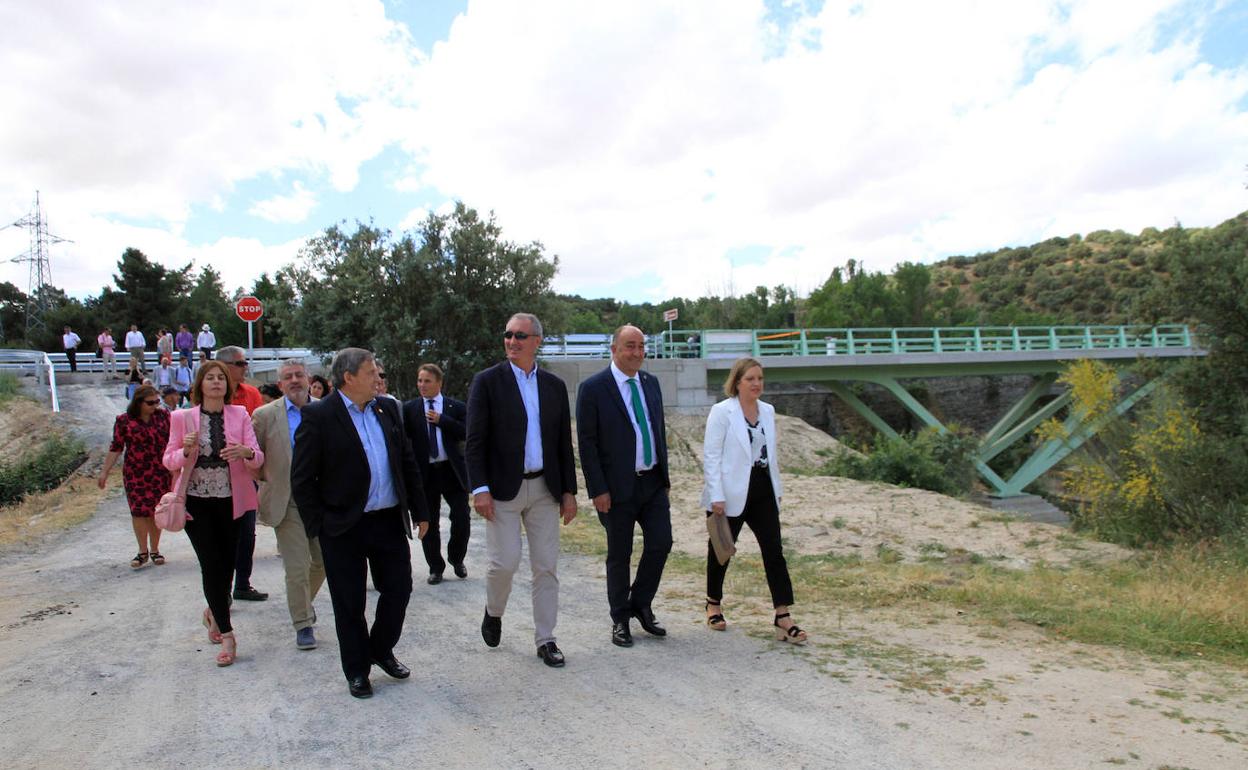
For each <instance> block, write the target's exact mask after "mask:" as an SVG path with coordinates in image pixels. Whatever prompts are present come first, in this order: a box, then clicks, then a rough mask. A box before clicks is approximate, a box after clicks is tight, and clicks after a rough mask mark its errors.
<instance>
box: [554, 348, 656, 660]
mask: <svg viewBox="0 0 1248 770" xmlns="http://www.w3.org/2000/svg"><path fill="white" fill-rule="evenodd" d="M645 358H646V337H645V335H644V334H642V333H641V329H638V328H637V327H636V326H621V327H620V328H619V329H617V330H616V331H615V334H614V335H612V337H611V365H610V366H608V367H607V368H606V369H603V370H602V371H601V372H598V373H597V374H595V375H593V376H592V377H589V378H588V379H586V380H585V382H583V383H582V384H581V388H580V391H579V392H578V393H577V397H576V433H577V438H578V440H579V444H580V450H581V469H582V470H583V471H584V472H585V486H586V487H587V488H588V489H589V496H590V498H591V499H592V500H593V503H594V509H595V510H596V511H598V520H599V521H600V522H602V526H603V529H605V530H606V531H607V602H608V604H609V605H610V608H611V622H612V628H611V641H612V642H613V643H614V644H615V645H617V646H619V647H632V646H633V636H632V632H631V630H630V629H629V627H628V623H629V620H630V619H632V618H637V620H638V621H639V622H640V623H641V627H642V628H644V629H645V630H646V632H647V633H649V634H652V635H654V636H665V635H666V634H667V631H666V630H665V629H664V628H663V626H661V625H660V624H659V621H658V620H656V619H655V617H654V612H653V610H652V609H651V607H650V603H651V602H652V601H653V600H654V595H655V593H656V592H657V591H658V588H659V580H660V578H662V577H663V566H664V564H666V563H667V554H668V553H669V552H670V551H671V550H672V515H671V505H670V503H669V501H668V488H669V487H670V486H671V482H670V481H669V480H668V473H667V432H666V430H665V428H664V422H663V391H662V390H661V389H660V388H659V382H658V380H657V379H655V377H654V376H653V375H652V374H650V373H649V372H646V371H642V369H641V365H642V364H643V363H644V362H645ZM638 525H640V527H641V532H642V536H643V538H644V539H643V545H642V552H641V560H640V561H639V562H638V564H637V575H636V577H635V579H634V580H633V581H632V584H631V585H630V584H629V580H628V571H629V562H630V559H631V558H632V554H633V531H634V529H635V528H636V526H638Z"/></svg>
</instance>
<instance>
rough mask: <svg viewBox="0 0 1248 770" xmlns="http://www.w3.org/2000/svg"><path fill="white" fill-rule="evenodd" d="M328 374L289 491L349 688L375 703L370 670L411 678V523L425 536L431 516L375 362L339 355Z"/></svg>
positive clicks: (310, 413) (301, 433) (303, 426)
mask: <svg viewBox="0 0 1248 770" xmlns="http://www.w3.org/2000/svg"><path fill="white" fill-rule="evenodd" d="M332 369H333V375H334V392H333V393H331V394H330V395H329V396H327V397H325V398H323V399H321V400H320V401H313V402H312V403H310V404H308V405H307V406H305V407H304V408H303V409H302V410H301V411H300V415H301V419H300V421H299V427H298V428H297V429H296V430H295V448H294V455H293V457H292V459H291V465H290V492H291V495H292V496H293V497H294V499H295V505H296V506H297V507H298V508H299V515H300V517H302V518H303V526H304V529H305V530H306V531H307V535H308V538H309V539H311V538H317V537H319V538H320V544H321V561H322V562H323V563H324V565H325V578H326V580H327V581H328V582H329V597H330V600H331V602H332V603H333V606H334V627H335V630H336V631H337V632H338V648H339V655H340V657H341V658H342V672H343V673H344V674H345V675H346V677H347V689H348V691H349V692H350V693H351V695H353V696H355V697H356V698H370V697H372V695H373V688H372V684H371V683H370V682H369V678H368V677H369V672H370V669H371V667H372V666H373V665H377V666H380V667H381V669H382V670H383V671H385V672H386V673H387V674H389V675H390V676H392V677H394V678H395V679H406V678H407V677H408V676H409V675H410V674H411V671H410V670H409V669H408V668H407V666H405V665H403V664H402V663H400V662H399V661H398V660H397V659H395V657H394V646H395V644H396V643H398V641H399V637H400V635H402V633H403V619H404V616H405V615H406V613H407V603H408V599H409V598H410V597H411V593H412V556H411V550H410V549H409V548H408V544H407V541H408V539H410V538H411V536H412V524H413V523H415V524H416V525H417V527H418V529H419V533H420V536H421V537H424V535H425V531H426V529H427V528H428V526H429V524H428V519H429V516H428V512H427V510H426V505H425V495H424V491H423V490H422V489H421V483H420V471H419V469H417V467H416V457H415V456H414V455H413V454H412V444H411V442H410V441H408V440H407V436H405V435H404V433H403V428H402V426H401V425H400V419H401V416H400V414H399V407H398V405H397V402H396V401H395V400H394V399H390V398H378V397H377V383H378V382H379V381H380V377H378V375H377V363H376V360H375V359H374V358H373V354H372V353H371V352H369V351H367V350H363V349H361V348H343V349H342V350H339V351H338V353H337V354H336V355H335V356H334V362H333V364H332ZM409 515H410V516H411V519H410V521H409V519H408V516H409ZM370 570H371V573H372V576H373V586H374V587H375V588H376V589H377V613H376V618H375V619H374V621H373V624H372V626H371V628H370V626H369V624H368V621H367V618H366V617H365V609H366V605H367V596H368V594H367V584H366V582H365V576H366V575H367V574H368V573H369V572H370Z"/></svg>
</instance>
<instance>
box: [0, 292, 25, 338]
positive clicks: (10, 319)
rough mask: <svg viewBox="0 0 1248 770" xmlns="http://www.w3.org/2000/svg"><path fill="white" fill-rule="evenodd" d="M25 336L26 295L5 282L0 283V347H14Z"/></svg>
mask: <svg viewBox="0 0 1248 770" xmlns="http://www.w3.org/2000/svg"><path fill="white" fill-rule="evenodd" d="M25 336H26V293H25V292H23V291H22V290H21V289H19V288H17V286H15V285H13V284H12V283H9V282H8V281H5V282H4V283H0V345H6V346H7V345H16V344H20V343H23V342H24V337H25Z"/></svg>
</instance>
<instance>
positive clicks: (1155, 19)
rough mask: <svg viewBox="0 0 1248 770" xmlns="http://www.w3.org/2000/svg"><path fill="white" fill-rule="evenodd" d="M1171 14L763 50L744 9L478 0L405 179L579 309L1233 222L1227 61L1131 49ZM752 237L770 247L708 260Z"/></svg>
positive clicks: (1008, 23)
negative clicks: (479, 223) (607, 294)
mask: <svg viewBox="0 0 1248 770" xmlns="http://www.w3.org/2000/svg"><path fill="white" fill-rule="evenodd" d="M1182 10H1183V9H1182V8H1180V9H1179V11H1182ZM1175 12H1176V3H1175V2H1163V1H1161V0H1158V1H1156V2H1149V3H1130V4H1127V3H1121V2H1118V3H1106V2H1103V1H1101V0H1093V1H1092V2H1071V3H1052V2H1041V1H1040V0H1032V1H1030V2H1018V3H1000V4H987V5H985V4H983V3H975V2H969V0H968V1H966V2H955V3H936V4H930V3H929V4H916V3H901V2H862V3H860V2H828V3H827V4H826V5H825V6H824V8H823V9H822V11H821V12H820V13H819V15H818V16H817V17H814V18H810V19H806V20H804V21H803V22H802V23H800V24H799V25H797V27H795V28H794V30H793V32H792V34H793V35H795V36H806V37H809V36H811V35H812V34H814V35H815V36H817V38H818V39H819V40H820V43H821V47H820V48H819V49H818V50H807V49H806V48H805V47H804V46H802V45H800V44H798V43H794V44H792V45H789V46H788V47H786V48H783V50H781V51H780V52H779V53H778V54H777V53H776V52H775V51H773V50H769V49H768V45H769V39H768V34H769V33H768V32H767V31H766V30H765V29H764V27H765V25H764V22H763V18H764V15H765V11H764V8H763V6H762V4H761V3H757V2H737V3H720V2H689V3H681V4H679V6H677V7H675V8H673V7H672V5H671V4H665V3H662V4H650V3H630V4H627V5H626V6H619V5H614V6H612V5H604V4H583V3H578V4H575V5H570V4H568V3H565V2H556V1H554V0H548V1H546V2H541V1H536V0H535V1H534V2H529V3H524V4H522V5H517V4H514V3H508V2H503V1H502V0H483V1H482V2H474V3H472V4H471V6H470V9H469V13H468V14H467V15H466V16H465V17H461V18H460V19H459V20H458V21H457V22H456V24H455V25H454V27H453V28H452V32H451V35H450V37H449V39H448V40H447V41H446V42H445V43H443V44H440V45H438V46H435V47H434V50H433V52H432V54H431V56H430V60H429V63H428V66H427V67H425V68H424V69H423V70H422V72H421V75H420V81H419V82H420V86H421V94H422V98H421V101H420V105H419V110H420V120H419V125H420V126H421V128H422V131H421V132H420V133H419V134H417V135H415V136H413V137H411V138H409V140H408V142H409V146H410V148H411V149H412V151H413V153H415V154H418V155H419V156H420V157H421V158H422V159H423V160H424V162H425V163H426V164H427V165H426V167H425V168H424V169H423V170H422V173H421V179H422V180H423V182H424V183H426V184H430V185H433V186H436V188H437V189H438V190H439V191H441V192H443V193H445V194H447V195H453V196H458V197H462V198H463V199H464V200H465V201H467V202H469V203H470V204H472V205H475V206H478V207H480V208H492V209H494V210H496V211H497V212H498V216H499V219H500V223H501V224H502V225H503V226H504V228H505V232H506V233H507V234H508V235H509V237H513V238H516V239H517V240H527V239H529V238H539V239H541V240H542V241H543V242H544V243H545V244H546V245H547V247H548V248H549V249H550V250H551V251H552V252H555V253H558V254H559V255H560V256H561V260H562V261H561V274H560V277H559V284H560V286H561V288H563V289H565V290H577V291H582V290H583V291H589V292H591V293H592V292H593V291H595V290H597V289H599V288H602V287H607V286H610V285H612V284H613V283H614V282H616V281H620V280H622V279H625V278H638V277H645V276H652V277H653V280H654V282H655V286H656V289H655V291H654V296H670V295H672V294H690V293H699V292H700V291H702V290H703V288H704V287H706V286H708V285H712V286H722V285H723V284H724V283H725V281H727V280H729V279H730V278H731V280H732V282H733V284H734V285H735V286H736V287H737V289H738V290H749V289H750V288H752V285H746V283H745V282H748V281H752V280H758V281H760V282H763V283H767V284H775V283H787V284H790V285H797V286H807V287H809V286H811V285H817V284H818V283H819V282H821V281H822V280H823V279H824V278H825V277H826V276H827V275H828V273H829V272H830V270H831V269H832V268H833V267H834V266H836V265H839V264H841V263H843V262H844V261H845V260H846V259H849V258H856V259H859V260H860V261H863V262H865V263H866V264H867V265H868V266H870V267H872V268H875V269H886V268H888V267H890V266H891V265H893V264H895V263H896V262H898V261H902V260H915V259H931V258H934V257H935V256H937V255H940V254H945V253H950V252H963V251H976V250H980V249H987V248H996V247H998V246H1001V245H1005V244H1008V243H1016V242H1030V241H1031V240H1034V239H1038V238H1043V237H1048V236H1049V235H1052V234H1056V233H1062V234H1068V233H1069V232H1071V231H1073V230H1088V229H1096V228H1101V227H1110V228H1113V227H1121V228H1125V229H1135V230H1138V229H1140V228H1142V227H1145V226H1149V225H1159V226H1164V225H1167V224H1169V223H1171V222H1172V221H1173V220H1174V219H1176V218H1178V219H1182V220H1183V221H1185V222H1187V223H1189V224H1197V223H1205V224H1208V223H1214V222H1217V221H1220V220H1221V219H1223V218H1226V217H1228V216H1231V215H1233V214H1234V213H1236V212H1237V211H1239V210H1240V209H1243V208H1245V207H1248V197H1246V196H1245V195H1244V192H1243V189H1242V187H1243V186H1242V164H1243V158H1244V157H1245V155H1246V154H1248V115H1246V114H1245V112H1244V110H1243V108H1242V107H1239V106H1237V105H1240V104H1241V103H1242V102H1241V100H1242V99H1243V98H1244V96H1245V95H1246V94H1248V71H1246V70H1245V69H1244V68H1243V67H1241V68H1240V69H1238V70H1233V71H1227V70H1221V71H1219V70H1214V69H1212V68H1211V67H1210V66H1208V65H1207V64H1204V63H1202V62H1201V61H1200V60H1199V57H1198V54H1197V50H1198V49H1197V47H1196V46H1195V45H1194V43H1193V40H1194V39H1196V38H1197V37H1198V36H1199V32H1200V29H1199V25H1200V23H1201V20H1200V19H1193V20H1190V21H1191V28H1190V29H1189V30H1188V32H1187V34H1185V35H1180V36H1179V37H1178V38H1177V40H1176V41H1175V42H1173V43H1171V44H1169V46H1168V47H1166V48H1162V49H1159V50H1155V47H1154V43H1155V40H1156V38H1157V27H1158V25H1159V24H1160V21H1159V20H1160V19H1162V18H1163V17H1166V15H1167V14H1173V13H1175ZM1046 62H1049V63H1048V64H1047V66H1043V65H1045V63H1046ZM1037 70H1038V71H1037ZM751 243H766V244H770V245H771V246H773V247H774V248H775V254H776V256H773V257H771V258H769V259H767V260H766V261H765V262H764V263H763V264H762V265H759V266H751V267H749V268H746V269H741V268H738V269H735V270H732V269H730V268H729V266H728V263H727V260H726V259H725V258H724V254H725V253H726V252H728V251H729V250H731V249H733V248H735V247H739V246H742V245H745V244H751ZM781 254H788V255H792V254H799V255H801V257H800V258H795V257H793V256H784V257H782V256H779V255H781Z"/></svg>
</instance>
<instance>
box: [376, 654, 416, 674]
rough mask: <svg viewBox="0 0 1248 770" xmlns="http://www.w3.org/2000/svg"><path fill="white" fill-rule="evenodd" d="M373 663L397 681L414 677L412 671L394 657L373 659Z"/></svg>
mask: <svg viewBox="0 0 1248 770" xmlns="http://www.w3.org/2000/svg"><path fill="white" fill-rule="evenodd" d="M373 663H374V664H376V665H378V666H381V670H382V671H385V672H386V673H387V674H389V675H390V676H392V677H394V678H395V679H407V678H408V677H409V676H411V675H412V670H411V669H410V668H408V667H407V666H405V665H403V664H402V663H400V662H399V661H398V659H396V658H395V657H394V656H393V655H391V656H390V657H388V658H373Z"/></svg>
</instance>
